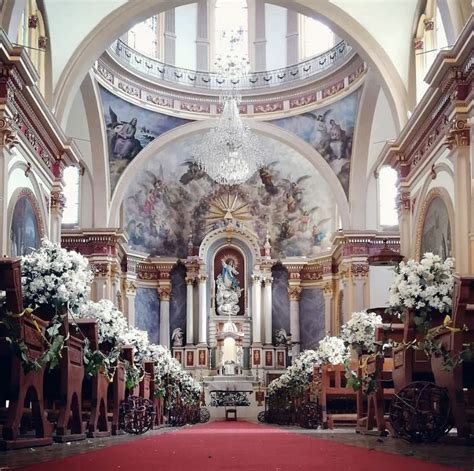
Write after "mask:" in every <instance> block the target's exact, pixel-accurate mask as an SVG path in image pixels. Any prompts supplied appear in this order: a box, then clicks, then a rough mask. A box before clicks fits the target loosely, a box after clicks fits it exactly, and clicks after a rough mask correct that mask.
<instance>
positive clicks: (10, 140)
mask: <svg viewBox="0 0 474 471" xmlns="http://www.w3.org/2000/svg"><path fill="white" fill-rule="evenodd" d="M16 139H17V137H16V130H15V128H14V125H13V123H12V121H11V120H9V119H8V118H6V117H2V118H0V154H1V156H0V256H3V255H6V254H7V246H8V239H9V233H8V163H9V161H10V150H11V149H12V148H13V147H14V145H15V144H16V142H17V141H16Z"/></svg>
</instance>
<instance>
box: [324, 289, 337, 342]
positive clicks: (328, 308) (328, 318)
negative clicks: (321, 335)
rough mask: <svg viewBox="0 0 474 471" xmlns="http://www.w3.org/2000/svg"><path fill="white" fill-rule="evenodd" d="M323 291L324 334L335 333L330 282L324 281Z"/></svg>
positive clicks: (332, 292)
mask: <svg viewBox="0 0 474 471" xmlns="http://www.w3.org/2000/svg"><path fill="white" fill-rule="evenodd" d="M323 293H324V332H325V333H326V334H331V335H335V332H334V329H333V326H332V320H333V296H334V290H333V288H332V283H326V284H325V285H324V288H323Z"/></svg>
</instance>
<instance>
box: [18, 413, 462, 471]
mask: <svg viewBox="0 0 474 471" xmlns="http://www.w3.org/2000/svg"><path fill="white" fill-rule="evenodd" d="M21 469H23V470H28V471H95V470H97V471H112V470H114V471H115V470H122V471H135V470H136V471H148V470H153V471H155V470H156V471H161V470H163V471H204V470H206V471H209V470H219V471H221V470H245V471H253V470H257V471H269V470H272V471H300V470H304V471H310V470H311V471H313V470H331V471H332V470H348V471H355V470H357V471H358V470H361V471H362V470H364V471H381V470H382V471H408V470H415V469H416V471H441V470H452V469H453V468H448V467H444V466H440V465H435V464H430V463H426V462H423V461H419V460H415V459H413V458H408V457H404V456H398V455H393V454H389V453H383V452H379V451H370V450H367V449H364V448H357V447H353V446H347V445H342V444H339V443H334V442H331V441H328V440H322V439H315V438H312V437H308V436H302V435H298V434H296V433H290V432H286V431H284V430H280V429H277V428H273V427H268V426H264V425H259V424H251V423H248V422H211V423H209V424H206V425H199V426H195V427H191V428H186V429H182V430H178V431H176V432H172V433H167V434H164V435H160V436H154V437H149V438H143V439H141V440H136V441H133V442H130V443H127V444H124V445H115V446H111V447H109V448H105V449H101V450H97V451H93V452H90V453H85V454H82V455H76V456H72V457H69V458H65V459H62V460H58V461H50V462H47V463H42V464H36V465H33V466H30V467H28V468H21Z"/></svg>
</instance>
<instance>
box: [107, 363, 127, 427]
mask: <svg viewBox="0 0 474 471" xmlns="http://www.w3.org/2000/svg"><path fill="white" fill-rule="evenodd" d="M125 389H126V387H125V365H124V364H123V362H121V361H117V365H116V368H115V374H114V379H113V381H112V383H110V384H109V388H108V402H107V404H108V409H109V414H108V415H109V421H111V431H112V435H119V434H120V433H121V431H120V426H119V417H120V404H121V403H122V401H123V400H124V399H125Z"/></svg>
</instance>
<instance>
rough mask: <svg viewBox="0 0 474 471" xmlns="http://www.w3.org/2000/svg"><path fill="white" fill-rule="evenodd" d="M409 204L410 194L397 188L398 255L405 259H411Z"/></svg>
mask: <svg viewBox="0 0 474 471" xmlns="http://www.w3.org/2000/svg"><path fill="white" fill-rule="evenodd" d="M411 217H412V215H411V202H410V192H409V191H407V190H406V189H405V188H398V226H399V230H400V253H401V254H402V255H403V256H404V257H406V258H413V257H414V255H415V254H414V253H412V244H411V238H412V235H411Z"/></svg>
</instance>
